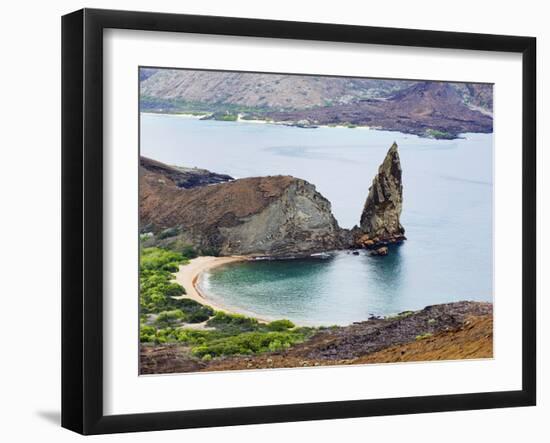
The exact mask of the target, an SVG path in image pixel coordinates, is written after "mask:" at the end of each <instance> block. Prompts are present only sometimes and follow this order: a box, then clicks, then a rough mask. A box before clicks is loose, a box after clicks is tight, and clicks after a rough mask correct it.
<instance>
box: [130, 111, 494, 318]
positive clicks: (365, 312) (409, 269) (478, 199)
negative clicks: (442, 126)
mask: <svg viewBox="0 0 550 443" xmlns="http://www.w3.org/2000/svg"><path fill="white" fill-rule="evenodd" d="M393 141H396V142H397V144H398V145H399V153H400V156H401V165H402V168H403V187H404V191H403V192H404V196H403V198H404V204H403V213H402V218H401V221H402V224H403V226H404V227H405V230H406V233H405V234H406V236H407V238H408V240H407V241H406V242H405V243H404V244H403V245H401V246H399V247H395V248H393V250H392V251H391V254H390V255H389V256H387V257H369V256H367V255H365V254H361V255H359V256H355V255H352V254H348V253H346V252H339V253H336V254H334V256H333V257H331V258H329V259H308V260H292V261H271V262H254V263H239V264H232V265H227V266H224V267H221V268H217V269H215V270H213V271H212V272H210V273H208V274H206V275H204V277H203V279H202V281H201V285H202V287H203V289H204V290H206V291H207V292H208V294H209V295H210V296H211V297H212V298H213V299H218V300H219V301H220V302H222V303H225V304H227V305H231V306H235V307H237V308H240V309H241V310H243V311H246V312H249V313H250V314H256V315H258V316H264V317H270V318H289V319H291V320H293V321H296V322H298V323H305V324H347V323H350V322H353V321H360V320H365V319H366V318H367V317H368V316H369V315H370V314H375V315H388V314H393V313H397V312H401V311H404V310H408V309H419V308H422V307H424V306H426V305H430V304H435V303H445V302H450V301H458V300H479V301H491V300H492V249H493V245H492V223H493V218H492V192H493V172H492V135H491V134H465V135H464V139H459V140H430V139H423V138H419V137H416V136H412V135H407V134H401V133H397V132H389V131H375V130H368V129H344V128H316V129H302V128H293V127H286V126H278V125H266V124H258V123H236V122H216V121H200V120H197V119H193V118H186V117H181V116H166V115H150V114H142V116H141V154H142V155H145V156H148V157H151V158H154V159H156V160H159V161H162V162H165V163H169V164H177V165H184V166H197V167H200V168H205V169H209V170H212V171H215V172H220V173H227V174H230V175H232V176H233V177H236V178H240V177H250V176H260V175H276V174H289V175H293V176H296V177H300V178H303V179H306V180H308V181H310V182H311V183H313V184H315V185H316V187H317V190H318V191H319V192H321V193H322V194H323V195H324V196H325V197H326V198H328V199H329V200H330V201H331V203H332V209H333V213H334V215H335V216H336V218H337V220H338V222H339V224H340V225H341V226H343V227H347V228H351V227H352V226H353V225H355V224H358V223H359V218H360V215H361V210H362V207H363V204H364V201H365V198H366V196H367V193H368V188H369V186H370V184H371V181H372V179H373V177H374V175H375V174H376V171H377V168H378V166H379V164H380V163H381V162H382V160H383V159H384V156H385V154H386V152H387V150H388V149H389V147H390V145H391V144H392V142H393Z"/></svg>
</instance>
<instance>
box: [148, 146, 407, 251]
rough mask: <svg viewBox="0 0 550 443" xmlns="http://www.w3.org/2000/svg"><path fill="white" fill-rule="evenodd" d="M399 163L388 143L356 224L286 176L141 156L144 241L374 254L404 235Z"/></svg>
mask: <svg viewBox="0 0 550 443" xmlns="http://www.w3.org/2000/svg"><path fill="white" fill-rule="evenodd" d="M401 174H402V172H401V164H400V160H399V154H398V151H397V145H396V144H395V143H394V144H393V145H392V146H391V148H390V149H389V151H388V153H387V155H386V157H385V159H384V161H383V162H382V164H381V166H380V168H379V170H378V174H377V175H376V176H375V178H374V180H373V182H372V186H371V187H370V190H369V194H368V196H367V199H366V202H365V207H364V210H363V213H362V215H361V219H360V225H359V226H356V227H355V228H353V229H352V230H348V229H344V228H341V227H340V226H339V225H338V222H337V221H336V219H335V217H334V215H333V214H332V211H331V205H330V202H329V201H328V200H327V199H326V198H325V197H323V196H322V195H321V194H320V193H319V192H318V191H317V190H316V189H315V186H314V185H313V184H311V183H308V182H307V181H305V180H302V179H299V178H295V177H291V176H282V175H281V176H270V177H250V178H243V179H237V180H233V179H232V178H231V177H230V176H228V175H223V174H215V173H212V172H210V171H206V170H201V169H190V168H176V167H172V166H169V165H165V164H163V163H160V162H157V161H154V160H150V159H147V158H144V157H142V158H141V163H140V226H141V232H142V234H145V235H148V237H145V239H144V243H145V245H146V246H161V247H166V248H170V249H174V250H178V249H182V248H184V247H186V246H189V245H190V246H193V247H194V248H195V249H196V250H197V251H199V252H200V253H202V254H204V255H221V256H229V255H244V256H251V257H268V258H294V257H305V256H309V255H311V254H315V253H322V252H327V251H331V250H337V249H353V248H366V249H369V250H371V251H372V254H375V255H385V254H387V253H388V248H387V246H388V245H389V244H392V243H398V242H401V241H403V240H404V239H405V236H404V232H405V231H404V229H403V227H402V226H401V223H400V221H399V219H400V215H401V208H402V201H403V196H402V189H403V185H402V182H401Z"/></svg>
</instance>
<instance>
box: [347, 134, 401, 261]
mask: <svg viewBox="0 0 550 443" xmlns="http://www.w3.org/2000/svg"><path fill="white" fill-rule="evenodd" d="M401 175H402V171H401V162H400V160H399V152H398V151H397V144H396V143H393V145H392V146H391V148H390V149H389V151H388V153H387V155H386V158H385V159H384V161H383V162H382V164H381V165H380V167H379V168H378V174H377V175H376V176H375V177H374V180H373V181H372V186H371V187H370V188H369V195H368V196H367V200H366V202H365V206H364V208H363V213H362V214H361V224H360V226H359V228H358V229H356V231H355V238H356V243H357V244H358V245H359V246H361V247H365V248H367V249H372V250H373V251H374V253H375V254H376V255H386V254H387V253H388V249H387V248H386V247H385V246H386V245H387V244H390V243H397V242H401V241H403V240H404V239H405V235H404V234H405V229H403V226H401V222H400V220H399V219H400V217H401V209H402V205H403V183H402V181H401Z"/></svg>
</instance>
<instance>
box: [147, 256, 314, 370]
mask: <svg viewBox="0 0 550 443" xmlns="http://www.w3.org/2000/svg"><path fill="white" fill-rule="evenodd" d="M195 256H196V252H195V251H194V250H193V249H192V248H188V249H185V250H184V253H181V252H173V251H168V250H165V249H161V248H142V249H141V260H140V320H141V322H140V323H141V325H140V341H141V342H142V343H150V344H164V343H178V344H182V345H186V346H188V347H189V352H190V354H191V355H192V356H193V357H194V358H197V359H202V360H205V361H207V360H211V359H213V358H216V357H221V356H228V355H253V354H259V353H263V352H277V351H282V350H285V349H288V348H289V347H291V346H292V345H294V344H297V343H301V342H303V341H304V340H306V339H308V338H309V337H311V336H312V335H313V334H314V333H315V332H316V329H314V328H301V327H296V325H294V323H292V322H291V321H290V320H284V319H283V320H275V321H272V322H271V323H261V322H259V321H258V320H256V319H255V318H251V317H246V316H244V315H239V314H229V313H226V312H221V311H214V310H213V309H212V308H210V307H209V306H204V305H202V304H200V303H197V302H196V301H194V300H191V299H188V298H185V297H182V296H184V295H185V289H184V288H183V287H182V286H181V285H179V284H178V283H176V282H174V281H173V280H174V274H173V273H174V272H176V271H177V270H178V267H179V265H181V264H186V263H187V262H188V261H189V260H190V259H191V258H193V257H195ZM192 323H204V328H202V327H201V329H194V328H191V327H190V326H189V324H192Z"/></svg>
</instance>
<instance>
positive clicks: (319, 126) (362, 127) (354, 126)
mask: <svg viewBox="0 0 550 443" xmlns="http://www.w3.org/2000/svg"><path fill="white" fill-rule="evenodd" d="M140 114H146V115H165V116H172V117H181V118H189V119H193V120H201V119H202V118H203V117H205V116H208V115H211V114H212V113H205V114H202V115H196V114H187V113H179V112H150V111H149V112H148V111H141V112H140ZM209 120H210V119H209ZM210 121H223V120H216V119H212V120H210ZM228 122H229V123H245V124H246V123H249V124H266V125H276V126H286V127H289V128H301V129H357V130H363V131H387V132H397V133H399V134H403V135H406V136H414V137H418V138H420V139H427V140H439V141H452V140H457V139H463V138H466V136H467V135H468V134H491V135H492V134H493V133H494V132H493V131H491V132H459V133H457V134H454V133H453V134H452V135H451V136H450V137H435V136H430V135H426V134H423V133H418V132H415V131H407V132H403V131H401V130H399V129H389V128H385V127H383V126H369V125H362V124H352V126H348V125H345V124H340V123H339V124H323V123H319V124H313V125H312V126H311V127H310V126H300V124H299V123H298V122H296V121H283V120H277V121H275V120H261V119H260V120H258V119H250V120H248V119H243V118H242V117H241V116H240V115H238V116H237V119H236V120H231V121H228ZM432 129H434V128H432ZM436 130H437V129H436Z"/></svg>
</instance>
